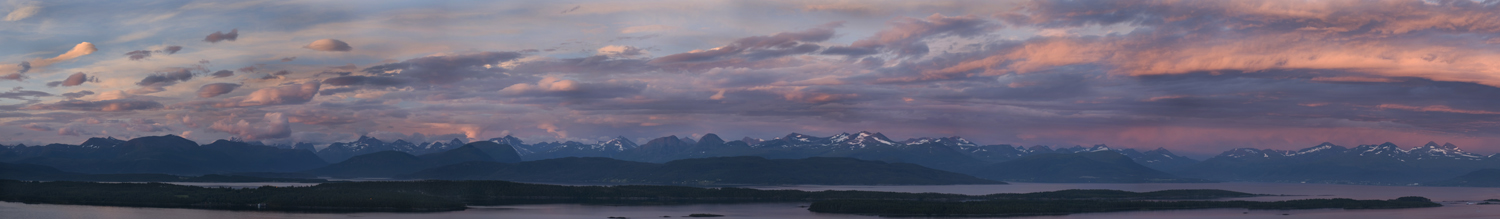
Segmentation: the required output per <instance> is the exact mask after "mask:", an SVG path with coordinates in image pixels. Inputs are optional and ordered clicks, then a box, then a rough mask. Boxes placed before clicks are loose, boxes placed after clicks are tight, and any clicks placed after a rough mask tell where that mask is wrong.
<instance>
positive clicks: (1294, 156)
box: [1177, 142, 1500, 184]
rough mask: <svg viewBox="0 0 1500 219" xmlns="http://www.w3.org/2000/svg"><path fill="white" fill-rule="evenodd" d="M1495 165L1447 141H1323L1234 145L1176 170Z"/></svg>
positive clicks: (1426, 171) (1320, 171)
mask: <svg viewBox="0 0 1500 219" xmlns="http://www.w3.org/2000/svg"><path fill="white" fill-rule="evenodd" d="M1497 167H1500V160H1497V159H1494V158H1490V157H1486V156H1481V155H1478V154H1473V153H1468V152H1464V151H1463V150H1462V149H1459V148H1458V147H1457V146H1454V145H1452V144H1443V145H1438V144H1437V143H1435V142H1429V143H1427V144H1426V145H1423V146H1421V147H1416V148H1412V149H1409V150H1403V149H1401V148H1400V147H1398V146H1396V145H1395V144H1392V143H1389V142H1387V143H1383V144H1378V145H1360V146H1356V147H1354V148H1346V147H1343V146H1338V145H1334V144H1331V143H1323V144H1319V145H1317V146H1313V147H1309V148H1304V149H1301V150H1296V151H1283V150H1272V149H1254V148H1240V149H1234V150H1230V151H1226V152H1224V153H1222V154H1220V155H1219V156H1215V157H1213V158H1210V159H1208V160H1204V161H1203V162H1200V163H1198V164H1194V165H1192V167H1190V168H1185V169H1183V170H1181V171H1177V173H1178V174H1179V175H1184V176H1192V177H1202V178H1208V179H1217V180H1233V181H1270V182H1315V183H1358V184H1409V183H1423V182H1431V181H1437V180H1442V179H1447V178H1451V177H1453V176H1458V175H1461V174H1464V173H1468V172H1470V171H1474V170H1478V169H1482V168H1497Z"/></svg>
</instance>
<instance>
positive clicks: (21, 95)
mask: <svg viewBox="0 0 1500 219" xmlns="http://www.w3.org/2000/svg"><path fill="white" fill-rule="evenodd" d="M46 96H52V94H51V93H47V92H41V91H34V90H21V89H20V88H19V87H18V88H16V89H13V90H11V91H6V92H3V93H0V98H4V99H16V100H34V99H36V98H39V97H46Z"/></svg>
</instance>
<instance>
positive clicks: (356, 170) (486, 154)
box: [305, 141, 520, 178]
mask: <svg viewBox="0 0 1500 219" xmlns="http://www.w3.org/2000/svg"><path fill="white" fill-rule="evenodd" d="M490 151H497V152H493V153H492V152H490ZM491 154H496V155H500V156H502V157H504V161H506V162H519V161H520V159H519V156H518V155H516V154H515V151H514V150H513V149H511V148H510V147H509V146H508V145H501V144H496V143H493V142H488V141H478V142H473V143H469V144H466V145H463V146H460V147H458V148H454V149H452V150H448V151H443V152H437V153H430V154H423V155H421V156H413V155H411V154H408V153H406V152H400V151H394V150H387V151H379V152H375V153H369V154H363V155H359V156H354V157H351V158H349V159H347V160H344V161H343V162H339V163H335V164H330V165H328V166H325V167H321V168H317V169H312V170H308V171H305V173H309V174H314V175H319V176H330V177H338V178H362V177H368V178H384V177H391V176H395V175H398V174H407V173H412V172H416V171H419V170H423V169H427V168H432V167H438V166H444V165H450V164H456V163H464V162H496V161H500V160H497V159H495V158H494V157H493V156H491Z"/></svg>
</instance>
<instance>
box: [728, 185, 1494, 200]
mask: <svg viewBox="0 0 1500 219" xmlns="http://www.w3.org/2000/svg"><path fill="white" fill-rule="evenodd" d="M748 188H757V189H795V190H804V191H823V190H861V191H888V192H937V193H955V194H969V195H985V194H994V193H1028V192H1045V191H1057V190H1065V189H1113V190H1124V191H1135V192H1149V191H1159V190H1168V189H1223V190H1230V191H1237V192H1246V193H1254V194H1273V195H1295V196H1272V197H1255V198H1245V199H1242V200H1256V201H1262V200H1287V199H1308V198H1352V199H1394V198H1398V197H1402V196H1423V197H1427V198H1430V199H1432V200H1434V201H1470V200H1485V199H1492V198H1500V188H1474V187H1421V186H1367V185H1335V184H1290V183H1142V184H1124V183H1122V184H1105V183H1087V184H1085V183H1013V184H1010V185H954V186H824V185H799V186H753V187H748Z"/></svg>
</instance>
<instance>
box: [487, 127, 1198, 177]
mask: <svg viewBox="0 0 1500 219" xmlns="http://www.w3.org/2000/svg"><path fill="white" fill-rule="evenodd" d="M488 141H489V142H495V143H500V144H507V145H511V146H512V147H513V148H514V149H515V151H516V152H517V153H518V154H520V155H521V158H522V159H523V160H543V159H552V158H562V157H610V158H615V159H620V160H629V161H641V162H653V163H661V162H667V161H672V160H679V159H690V158H707V157H732V156H758V157H765V158H773V159H800V158H808V157H849V158H858V159H864V160H879V161H886V162H901V163H913V164H918V165H923V166H926V167H931V168H937V169H941V170H947V171H956V172H968V171H970V170H972V169H973V168H977V167H979V166H983V165H985V164H991V163H998V162H1002V161H1007V160H1012V159H1016V158H1020V157H1025V156H1030V155H1035V154H1042V153H1075V152H1087V151H1097V150H1113V151H1117V152H1120V153H1122V154H1125V155H1126V156H1129V157H1131V158H1132V159H1133V160H1136V162H1139V163H1141V164H1143V165H1146V166H1147V167H1151V168H1157V169H1161V170H1175V169H1179V168H1180V167H1183V166H1187V165H1191V164H1192V163H1196V162H1197V160H1193V159H1189V158H1187V157H1182V156H1177V155H1175V154H1172V153H1171V152H1170V151H1167V150H1166V149H1160V148H1159V149H1156V150H1151V151H1146V152H1140V151H1136V150H1134V149H1111V148H1109V147H1106V146H1104V145H1097V146H1094V147H1093V148H1083V147H1078V146H1075V147H1074V148H1071V149H1062V150H1056V151H1054V150H1052V149H1050V148H1048V147H1046V146H1034V147H1031V148H1025V147H1015V146H1010V145H978V144H975V143H973V142H970V141H968V140H966V139H964V138H962V137H958V136H952V137H941V138H913V139H907V140H905V141H894V140H891V139H890V138H888V137H886V136H885V135H884V134H881V133H878V132H875V133H872V132H864V131H862V132H856V133H839V134H836V135H833V136H828V137H818V136H812V135H806V134H801V133H791V134H787V135H786V136H783V137H780V138H774V139H769V140H763V139H754V138H748V137H746V138H744V139H742V140H735V141H727V142H726V141H724V139H723V138H721V137H719V136H718V135H716V134H712V133H709V134H705V135H703V136H702V137H700V138H698V139H697V140H692V139H691V138H685V137H678V136H666V137H660V138H656V139H652V140H650V141H647V142H646V143H645V144H640V145H636V144H635V143H634V142H632V141H630V140H629V139H626V138H624V137H617V138H614V139H611V140H609V141H604V142H599V143H596V144H586V143H581V142H574V141H566V142H543V143H537V144H526V143H525V142H522V141H521V140H520V139H517V138H515V137H512V136H505V137H501V138H493V139H490V140H488Z"/></svg>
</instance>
